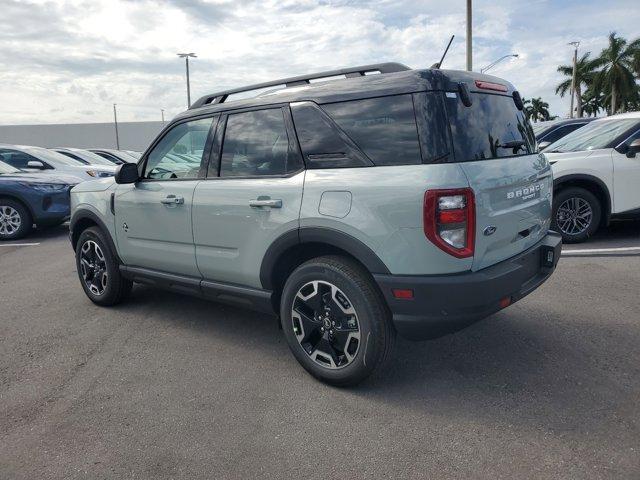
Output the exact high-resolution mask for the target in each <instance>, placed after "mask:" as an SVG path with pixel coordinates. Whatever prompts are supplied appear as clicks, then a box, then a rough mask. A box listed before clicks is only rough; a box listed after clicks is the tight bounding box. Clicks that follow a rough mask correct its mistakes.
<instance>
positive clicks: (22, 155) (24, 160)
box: [0, 144, 116, 181]
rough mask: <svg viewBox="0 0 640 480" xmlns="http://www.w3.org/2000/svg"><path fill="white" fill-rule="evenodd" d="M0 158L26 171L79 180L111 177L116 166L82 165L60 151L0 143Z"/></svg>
mask: <svg viewBox="0 0 640 480" xmlns="http://www.w3.org/2000/svg"><path fill="white" fill-rule="evenodd" d="M0 160H1V161H3V162H5V163H8V164H9V165H11V166H12V167H14V168H18V169H20V170H23V171H27V172H42V173H55V174H59V175H69V176H72V177H76V178H78V179H79V180H80V181H84V180H92V179H96V178H102V177H112V176H113V175H114V174H115V171H116V166H115V165H114V166H107V165H82V164H81V163H80V162H78V161H77V160H72V159H71V158H69V157H66V156H64V155H62V154H61V153H58V152H54V151H52V150H48V149H46V148H42V147H29V146H25V145H6V144H0Z"/></svg>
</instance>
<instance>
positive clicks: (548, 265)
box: [71, 63, 561, 385]
mask: <svg viewBox="0 0 640 480" xmlns="http://www.w3.org/2000/svg"><path fill="white" fill-rule="evenodd" d="M329 77H331V78H329ZM336 77H337V78H336ZM322 80H324V81H322ZM249 91H257V92H258V95H256V96H254V97H252V98H248V99H247V98H246V96H247V92H249ZM238 97H240V98H238ZM522 109H523V105H522V99H521V98H520V95H519V94H518V92H516V91H515V90H514V89H513V86H512V85H510V84H509V83H507V82H505V81H503V80H500V79H498V78H496V77H490V76H486V75H477V74H473V73H467V72H458V71H443V70H411V69H409V68H408V67H405V66H404V65H400V64H396V63H387V64H378V65H367V66H364V67H355V68H349V69H344V70H336V71H330V72H323V73H320V74H316V75H307V76H301V77H294V78H287V79H284V80H277V81H274V82H267V83H263V84H259V85H252V86H250V87H246V88H241V89H235V90H228V91H224V92H219V93H215V94H212V95H208V96H205V97H203V98H201V99H199V100H198V101H197V102H196V103H195V104H194V105H193V106H192V107H191V108H190V109H189V110H188V111H186V112H185V113H183V114H181V115H179V116H178V117H177V118H175V119H174V120H173V121H172V122H171V123H170V124H169V125H167V127H166V128H165V129H164V130H163V131H162V132H161V133H160V135H159V136H158V137H157V139H156V140H155V141H154V142H153V143H152V144H151V146H150V147H149V148H148V149H147V150H146V152H145V153H144V155H143V156H142V158H141V159H140V161H139V163H138V164H137V165H136V164H123V165H121V166H120V167H119V171H118V172H117V174H116V177H115V181H114V180H113V179H105V180H98V181H93V182H85V183H82V184H80V185H78V186H77V187H75V188H74V189H73V191H72V194H71V203H72V219H71V242H72V244H73V248H74V249H75V252H76V260H77V268H78V273H79V277H80V283H81V285H82V288H83V289H84V291H85V292H86V294H87V296H88V297H89V298H90V299H91V300H92V301H93V302H95V303H97V304H99V305H113V304H115V303H118V302H120V301H121V300H122V299H123V298H125V296H126V295H127V294H128V293H129V292H130V290H131V287H132V284H133V283H134V282H136V283H144V284H147V285H154V286H158V287H162V288H168V289H172V290H175V291H178V292H183V293H190V294H194V295H197V296H202V297H207V298H211V299H214V300H218V301H221V302H230V303H234V304H237V305H241V306H246V307H250V308H253V309H256V310H260V311H264V312H270V313H272V314H276V315H278V316H279V318H280V324H281V326H282V329H283V331H284V335H285V337H286V339H287V342H288V344H289V346H290V348H291V351H292V352H293V355H294V356H295V357H296V359H297V360H298V361H299V362H300V363H301V364H302V366H303V367H304V368H305V369H306V370H308V371H309V372H310V373H311V374H312V375H314V376H316V377H317V378H319V379H321V380H323V381H325V382H328V383H331V384H334V385H348V384H354V383H356V382H358V381H360V380H362V379H364V378H365V377H367V376H368V375H370V374H371V373H373V372H374V371H376V370H377V369H380V368H381V366H382V365H383V364H384V360H385V358H386V357H387V355H388V352H389V351H390V349H391V346H392V344H393V342H394V339H395V335H396V332H397V333H399V334H400V335H402V336H404V337H406V338H409V339H415V340H419V339H427V338H434V337H437V336H440V335H444V334H446V333H450V332H453V331H455V330H459V329H460V328H463V327H465V326H467V325H469V324H471V323H472V322H474V321H477V320H479V319H481V318H484V317H486V316H488V315H490V314H492V313H494V312H496V311H498V310H500V309H502V308H504V307H506V306H508V305H510V304H512V303H514V302H515V301H517V300H519V299H520V298H522V297H523V296H525V295H527V294H528V293H530V292H531V291H533V290H534V289H535V288H537V287H538V286H539V285H540V284H542V283H543V282H544V281H545V280H546V279H547V278H548V277H549V275H551V273H552V272H553V270H554V268H555V266H556V263H557V260H558V257H559V254H560V246H561V242H560V238H559V236H558V235H557V234H554V233H550V232H549V225H550V217H551V195H552V175H551V169H550V167H549V164H548V162H547V161H546V160H545V158H544V156H541V155H539V154H538V152H537V147H536V144H535V139H534V136H533V132H532V130H531V127H530V125H529V122H528V121H527V119H526V117H525V116H524V115H523V112H522Z"/></svg>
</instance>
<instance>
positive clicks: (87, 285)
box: [76, 227, 133, 306]
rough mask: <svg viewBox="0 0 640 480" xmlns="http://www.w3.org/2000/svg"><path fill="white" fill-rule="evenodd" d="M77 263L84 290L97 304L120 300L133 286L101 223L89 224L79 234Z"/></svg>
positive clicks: (113, 303) (112, 302) (107, 303)
mask: <svg viewBox="0 0 640 480" xmlns="http://www.w3.org/2000/svg"><path fill="white" fill-rule="evenodd" d="M76 267H77V269H78V276H79V277H80V284H81V285H82V288H83V290H84V293H86V294H87V297H89V299H90V300H91V301H92V302H93V303H96V304H98V305H103V306H109V305H115V304H117V303H120V302H121V301H122V300H124V299H125V298H126V297H127V295H128V294H129V292H130V291H131V288H132V286H133V283H132V282H131V281H130V280H127V279H126V278H124V277H123V276H122V275H121V274H120V269H119V267H118V262H117V261H116V257H115V254H114V252H112V251H111V248H110V247H109V243H108V242H107V240H106V238H105V234H104V233H103V232H102V230H100V229H99V228H98V227H91V228H87V229H86V230H85V231H83V232H82V233H81V234H80V238H79V239H78V243H77V245H76Z"/></svg>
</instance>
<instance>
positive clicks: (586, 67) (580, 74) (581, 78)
mask: <svg viewBox="0 0 640 480" xmlns="http://www.w3.org/2000/svg"><path fill="white" fill-rule="evenodd" d="M590 56H591V52H587V53H585V54H584V55H582V57H581V58H580V59H579V60H578V61H577V62H576V100H577V108H576V109H577V114H578V117H582V108H583V99H582V87H583V85H584V86H586V87H587V88H588V87H589V85H591V83H592V82H593V79H594V77H595V75H596V67H597V60H593V59H591V58H589V57H590ZM558 72H560V73H562V74H563V75H564V76H565V77H569V78H567V79H566V80H564V81H563V82H562V83H560V84H559V85H558V86H557V87H556V94H560V96H561V97H564V96H565V94H566V93H567V92H569V91H571V81H572V78H573V65H560V66H559V67H558Z"/></svg>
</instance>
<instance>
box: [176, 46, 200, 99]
mask: <svg viewBox="0 0 640 480" xmlns="http://www.w3.org/2000/svg"><path fill="white" fill-rule="evenodd" d="M177 55H178V56H179V57H180V58H184V61H185V66H186V67H187V108H189V107H190V106H191V86H190V85H189V57H191V58H197V55H196V54H195V53H193V52H191V53H178V54H177Z"/></svg>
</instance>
